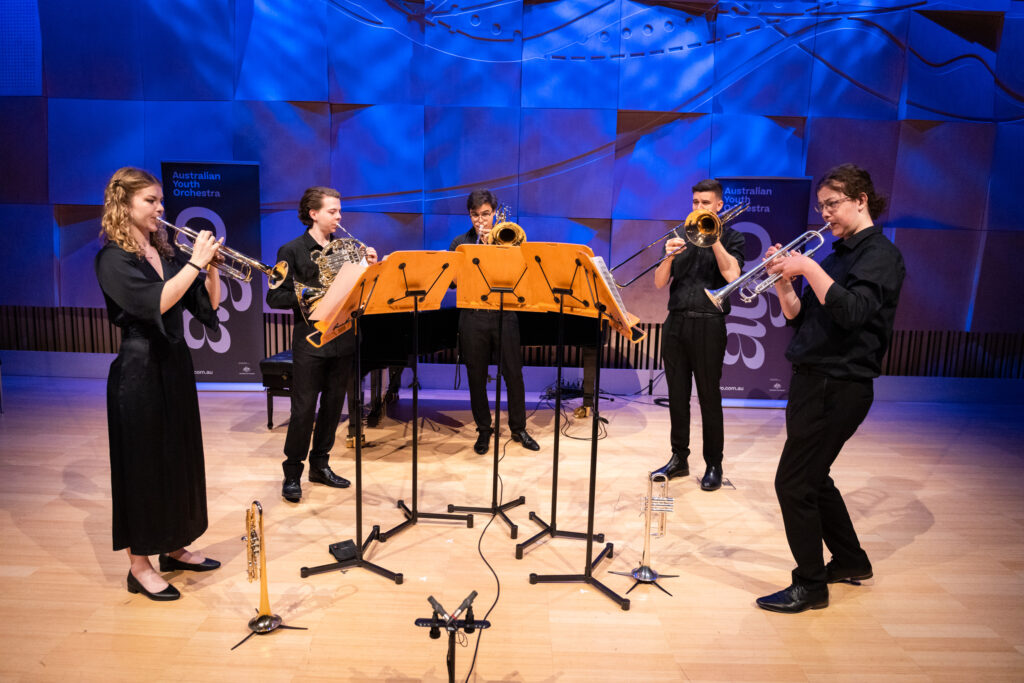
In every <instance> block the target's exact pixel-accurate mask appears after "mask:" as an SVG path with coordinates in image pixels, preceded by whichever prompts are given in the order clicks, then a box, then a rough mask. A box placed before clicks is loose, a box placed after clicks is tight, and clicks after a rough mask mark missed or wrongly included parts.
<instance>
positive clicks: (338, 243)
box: [295, 223, 366, 320]
mask: <svg viewBox="0 0 1024 683" xmlns="http://www.w3.org/2000/svg"><path fill="white" fill-rule="evenodd" d="M338 228H340V229H341V231H342V232H344V233H345V234H346V235H348V237H341V238H338V239H333V240H331V241H330V242H328V243H327V246H326V247H324V248H323V249H314V250H313V251H311V252H309V258H310V259H311V260H312V261H313V263H315V264H316V267H317V270H319V271H320V272H319V275H318V279H319V282H318V283H317V284H304V283H302V282H298V281H296V282H295V298H296V300H297V301H298V303H299V311H300V312H301V313H302V317H303V318H305V319H306V320H309V316H310V315H311V314H312V313H313V311H314V310H316V307H317V304H319V303H320V300H321V299H322V298H324V295H325V294H327V290H328V289H329V288H330V286H331V284H332V283H333V282H334V278H335V277H336V276H337V275H338V271H340V270H341V267H342V266H343V265H345V264H346V263H364V262H365V261H366V245H365V244H363V243H362V242H361V241H359V240H358V239H356V238H355V237H353V236H352V233H350V232H349V231H348V230H346V229H345V228H344V226H342V225H341V224H340V223H339V224H338Z"/></svg>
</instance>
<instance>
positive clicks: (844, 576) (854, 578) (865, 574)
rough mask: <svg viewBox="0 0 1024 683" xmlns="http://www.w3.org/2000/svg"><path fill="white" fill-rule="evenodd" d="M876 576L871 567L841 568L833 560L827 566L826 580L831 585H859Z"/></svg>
mask: <svg viewBox="0 0 1024 683" xmlns="http://www.w3.org/2000/svg"><path fill="white" fill-rule="evenodd" d="M872 576H874V573H873V572H872V571H871V565H870V564H869V565H868V566H867V567H840V566H839V565H837V564H836V561H835V560H834V559H833V560H832V561H831V562H829V563H828V564H826V565H825V580H826V581H827V582H829V583H840V582H846V583H852V584H854V585H859V584H860V582H861V581H865V580H867V579H870V578H871V577H872Z"/></svg>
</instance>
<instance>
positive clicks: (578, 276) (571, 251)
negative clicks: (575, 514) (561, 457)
mask: <svg viewBox="0 0 1024 683" xmlns="http://www.w3.org/2000/svg"><path fill="white" fill-rule="evenodd" d="M520 249H521V250H522V253H523V258H524V260H525V262H526V267H527V270H528V271H530V272H531V275H530V277H528V278H527V281H528V282H530V283H531V286H532V287H533V289H534V291H533V295H532V298H533V300H534V301H535V302H536V303H537V306H539V307H545V308H546V309H547V310H550V311H553V312H555V313H557V314H558V337H557V339H558V346H557V347H556V356H555V358H556V366H557V368H558V370H557V379H556V381H555V386H556V387H561V386H562V365H563V362H564V361H563V358H564V355H563V354H564V349H565V343H564V332H563V331H564V322H565V315H566V314H567V313H568V314H570V315H582V316H586V317H597V315H598V312H597V308H596V307H595V306H594V303H593V301H592V297H591V296H590V288H589V286H588V283H587V280H586V270H585V269H584V267H583V263H582V257H581V256H580V254H581V253H583V254H586V255H587V256H588V257H593V255H594V254H593V252H592V251H590V249H589V248H588V247H585V246H581V245H578V244H558V243H552V242H526V243H524V244H522V245H521V246H520ZM561 418H562V392H561V391H560V390H559V391H556V393H555V442H554V446H553V447H552V456H551V517H550V518H549V519H550V520H551V523H550V524H548V523H547V522H545V521H544V520H543V519H541V518H540V516H539V515H537V514H536V513H535V512H532V511H531V512H530V519H531V520H533V521H534V522H536V523H537V524H539V525H540V527H541V530H540V531H539V532H538V533H537V534H535V535H534V536H532V537H531V538H529V539H527V540H526V541H523V542H522V543H519V544H517V545H516V559H517V560H521V559H522V558H523V550H524V549H525V548H527V547H529V546H530V545H533V544H534V543H536V542H537V541H539V540H540V539H541V538H543V537H545V536H551V537H552V538H576V539H585V538H587V534H585V533H583V532H579V531H564V530H562V529H559V528H558V523H557V514H558V447H559V441H560V438H559V437H560V436H561V424H562V423H561ZM594 538H595V539H596V540H597V541H598V542H599V543H603V542H604V534H596V535H595V536H594Z"/></svg>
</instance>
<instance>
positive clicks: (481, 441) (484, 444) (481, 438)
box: [473, 429, 494, 455]
mask: <svg viewBox="0 0 1024 683" xmlns="http://www.w3.org/2000/svg"><path fill="white" fill-rule="evenodd" d="M493 435H494V432H493V431H492V430H490V429H488V430H487V431H485V432H479V433H477V435H476V443H475V444H473V450H474V451H476V452H477V453H479V454H480V455H483V454H484V453H486V452H487V450H488V449H489V448H490V447H491V437H492V436H493Z"/></svg>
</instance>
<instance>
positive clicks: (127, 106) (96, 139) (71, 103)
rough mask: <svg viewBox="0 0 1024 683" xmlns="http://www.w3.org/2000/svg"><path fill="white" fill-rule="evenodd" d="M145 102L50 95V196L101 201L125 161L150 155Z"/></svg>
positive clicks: (137, 162) (137, 160)
mask: <svg viewBox="0 0 1024 683" xmlns="http://www.w3.org/2000/svg"><path fill="white" fill-rule="evenodd" d="M145 110H146V104H145V103H144V102H142V101H134V100H77V99H76V100H64V99H55V98H50V109H49V112H48V115H47V129H48V131H49V135H48V137H49V141H48V143H47V157H48V158H49V169H50V170H49V181H50V201H51V202H53V203H54V204H102V203H103V188H104V187H105V186H106V184H107V180H109V178H110V176H111V174H112V173H113V172H114V171H116V170H117V169H119V168H121V167H122V166H142V165H143V164H144V163H145V160H146V135H145V121H146V119H145V116H144V114H145Z"/></svg>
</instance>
